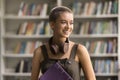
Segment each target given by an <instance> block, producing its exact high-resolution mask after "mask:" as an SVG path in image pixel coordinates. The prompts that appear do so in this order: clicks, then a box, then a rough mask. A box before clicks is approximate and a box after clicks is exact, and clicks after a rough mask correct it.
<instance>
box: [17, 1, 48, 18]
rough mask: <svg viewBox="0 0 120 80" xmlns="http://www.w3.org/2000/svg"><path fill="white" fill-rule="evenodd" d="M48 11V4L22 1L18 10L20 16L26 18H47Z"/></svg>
mask: <svg viewBox="0 0 120 80" xmlns="http://www.w3.org/2000/svg"><path fill="white" fill-rule="evenodd" d="M47 10H48V4H47V3H39V4H35V3H31V4H28V3H25V2H24V1H22V2H21V3H20V7H19V10H18V16H25V15H39V16H46V15H47Z"/></svg>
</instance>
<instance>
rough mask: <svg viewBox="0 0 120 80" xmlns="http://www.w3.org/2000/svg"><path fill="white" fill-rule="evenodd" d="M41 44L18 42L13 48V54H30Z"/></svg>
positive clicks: (38, 42) (36, 42) (37, 42)
mask: <svg viewBox="0 0 120 80" xmlns="http://www.w3.org/2000/svg"><path fill="white" fill-rule="evenodd" d="M41 44H42V42H40V41H27V42H25V41H23V42H18V43H17V44H16V46H15V49H14V53H16V54H18V53H20V54H24V53H25V54H32V53H33V52H34V50H35V49H36V48H37V47H38V46H40V45H41Z"/></svg>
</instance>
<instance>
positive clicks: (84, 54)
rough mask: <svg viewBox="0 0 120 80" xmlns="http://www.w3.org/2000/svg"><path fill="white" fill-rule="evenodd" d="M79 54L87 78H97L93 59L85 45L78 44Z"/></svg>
mask: <svg viewBox="0 0 120 80" xmlns="http://www.w3.org/2000/svg"><path fill="white" fill-rule="evenodd" d="M77 54H78V57H79V60H80V63H81V66H82V69H83V72H84V76H85V79H86V80H96V78H95V73H94V70H93V67H92V63H91V59H90V56H89V53H88V51H87V49H86V48H85V47H84V46H83V45H79V46H78V50H77Z"/></svg>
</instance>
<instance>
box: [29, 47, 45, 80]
mask: <svg viewBox="0 0 120 80" xmlns="http://www.w3.org/2000/svg"><path fill="white" fill-rule="evenodd" d="M42 59H43V56H42V55H41V48H40V47H39V48H37V49H36V50H35V51H34V56H33V59H32V72H31V80H38V77H39V73H40V62H41V61H42Z"/></svg>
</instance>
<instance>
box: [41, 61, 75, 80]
mask: <svg viewBox="0 0 120 80" xmlns="http://www.w3.org/2000/svg"><path fill="white" fill-rule="evenodd" d="M39 80H73V79H72V78H71V76H70V75H69V74H68V73H67V72H66V71H65V70H64V69H63V68H62V66H61V65H60V64H59V63H55V64H54V65H52V66H51V67H50V68H49V69H48V70H47V71H46V72H45V73H44V74H43V75H42V76H41V77H40V78H39Z"/></svg>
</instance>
